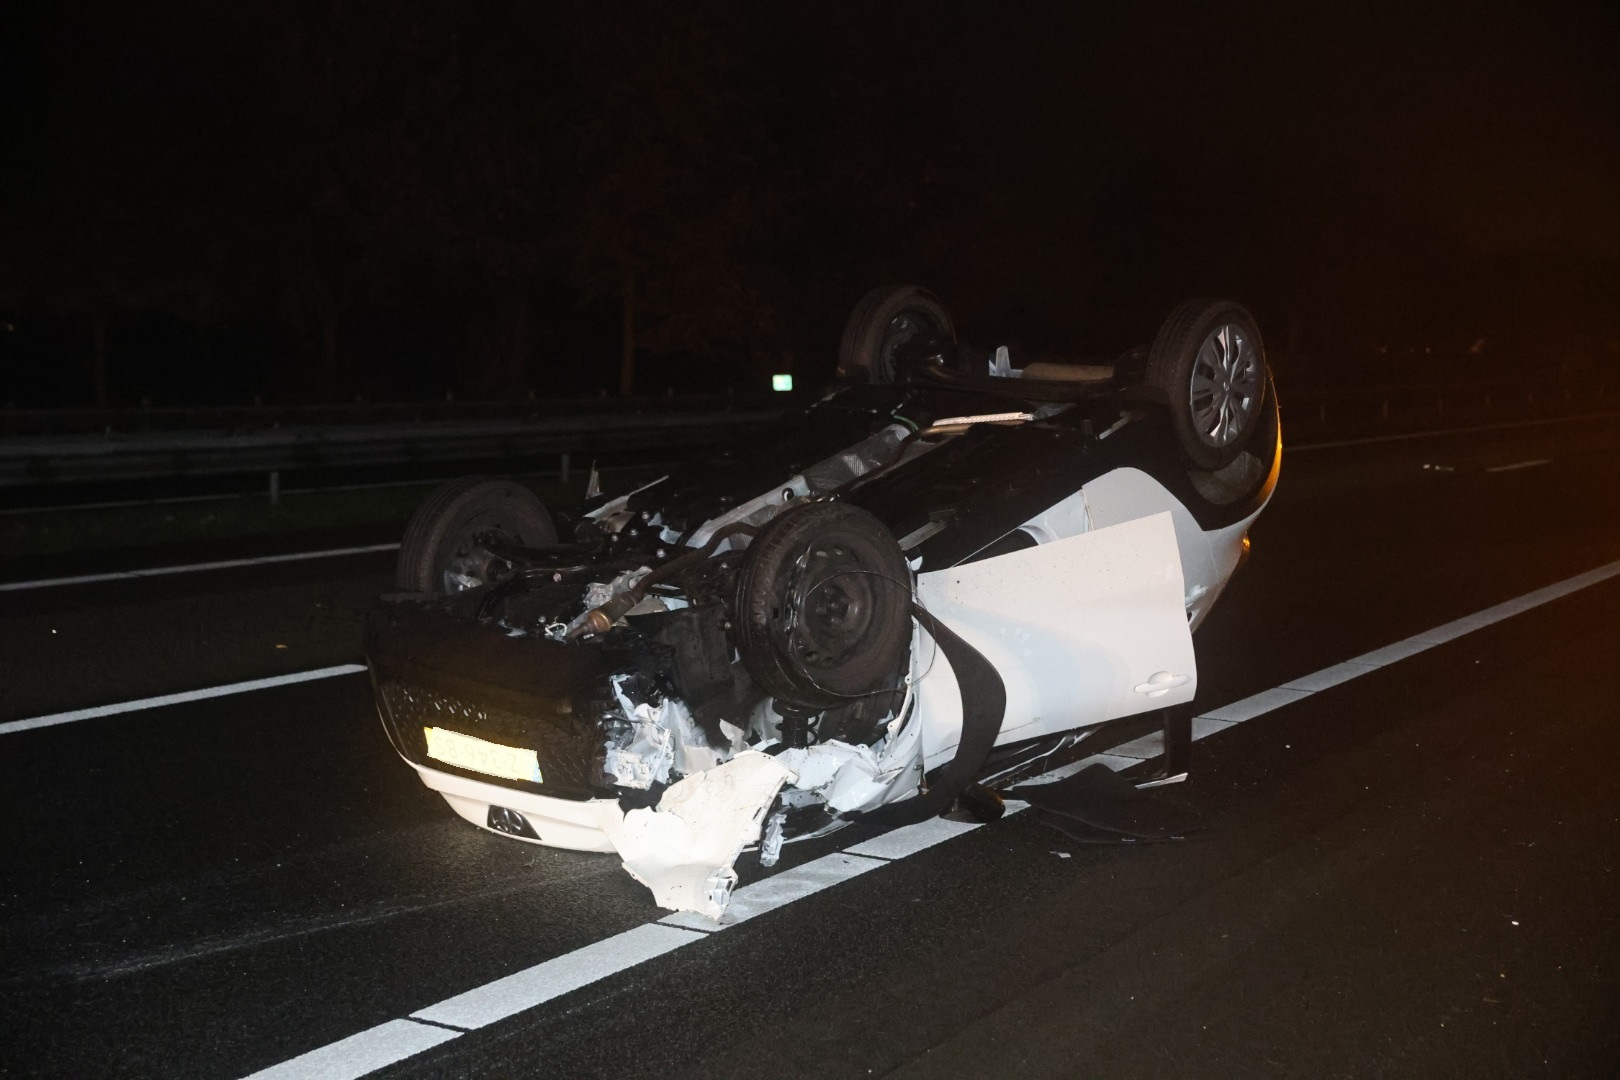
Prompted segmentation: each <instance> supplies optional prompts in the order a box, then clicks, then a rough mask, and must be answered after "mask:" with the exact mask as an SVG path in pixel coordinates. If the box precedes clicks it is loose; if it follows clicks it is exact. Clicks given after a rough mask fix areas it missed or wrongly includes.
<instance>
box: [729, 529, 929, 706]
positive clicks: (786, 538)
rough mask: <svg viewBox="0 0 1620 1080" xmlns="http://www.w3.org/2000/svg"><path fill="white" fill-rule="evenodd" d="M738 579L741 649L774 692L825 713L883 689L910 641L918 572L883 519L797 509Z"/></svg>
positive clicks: (752, 552) (749, 558)
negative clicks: (914, 573)
mask: <svg viewBox="0 0 1620 1080" xmlns="http://www.w3.org/2000/svg"><path fill="white" fill-rule="evenodd" d="M737 578H738V580H737V603H736V615H737V618H736V630H735V636H736V642H737V651H738V653H739V654H740V655H741V657H742V661H743V663H744V664H745V665H746V666H747V668H748V672H749V674H751V675H752V676H753V677H754V680H755V681H756V682H757V683H758V684H759V686H760V687H761V688H762V689H764V690H765V691H767V692H768V693H770V694H771V696H773V697H775V698H777V699H778V700H779V701H783V702H787V703H789V704H792V705H796V706H799V707H803V708H814V709H826V708H831V707H833V706H835V705H845V704H848V703H850V702H851V701H854V700H858V699H860V698H862V697H865V696H866V695H868V694H872V693H876V692H886V690H885V680H886V679H888V677H889V676H890V675H892V674H893V673H894V672H895V671H896V670H897V669H898V668H899V666H900V665H901V663H902V662H903V661H904V660H905V657H906V655H907V650H908V648H909V646H910V643H911V570H910V568H909V567H908V566H907V565H906V557H905V555H904V553H903V552H901V550H900V545H899V544H898V543H897V542H896V541H895V539H894V536H893V534H891V533H890V532H889V530H888V529H887V528H886V527H885V526H884V524H883V523H882V522H881V521H879V520H878V519H877V518H875V517H873V516H872V515H871V514H870V513H868V512H867V511H865V510H862V509H861V508H859V507H856V506H850V505H848V504H846V503H809V504H806V505H804V506H801V507H795V508H794V509H792V510H788V511H786V512H784V513H782V514H781V515H779V516H778V517H777V518H776V519H775V520H773V521H772V522H771V523H770V525H769V526H767V528H766V529H765V531H764V532H762V533H761V534H760V535H759V537H758V539H756V540H755V541H754V542H753V543H752V544H750V545H749V547H748V551H747V553H746V555H745V556H744V559H743V565H742V570H741V572H740V573H739V574H738V575H737Z"/></svg>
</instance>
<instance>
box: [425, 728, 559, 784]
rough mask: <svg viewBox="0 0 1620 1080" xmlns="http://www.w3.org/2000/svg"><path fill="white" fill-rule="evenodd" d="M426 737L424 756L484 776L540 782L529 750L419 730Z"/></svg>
mask: <svg viewBox="0 0 1620 1080" xmlns="http://www.w3.org/2000/svg"><path fill="white" fill-rule="evenodd" d="M422 731H423V732H424V733H425V734H426V735H427V752H428V757H430V758H434V759H436V760H438V761H442V762H444V763H445V764H447V765H455V766H458V767H460V768H463V769H471V770H472V771H473V772H479V773H483V774H484V775H485V776H499V777H503V778H504V779H507V780H527V781H529V782H530V783H532V784H538V783H540V757H539V755H537V754H536V753H535V752H534V751H533V750H524V749H521V748H519V747H516V746H502V745H501V744H500V743H492V742H486V741H485V740H483V739H475V738H473V737H472V736H471V735H463V734H461V732H459V731H446V730H445V729H444V728H436V727H430V728H423V729H422Z"/></svg>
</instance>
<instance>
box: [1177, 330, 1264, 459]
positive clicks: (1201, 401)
mask: <svg viewBox="0 0 1620 1080" xmlns="http://www.w3.org/2000/svg"><path fill="white" fill-rule="evenodd" d="M1188 389H1189V391H1190V393H1189V410H1190V411H1191V413H1192V423H1193V430H1194V431H1196V432H1197V433H1198V438H1199V440H1200V441H1201V442H1203V443H1204V444H1205V445H1206V446H1212V447H1217V448H1223V447H1227V446H1230V445H1232V443H1234V442H1236V441H1237V440H1238V439H1239V438H1241V437H1242V436H1243V434H1244V432H1246V431H1247V430H1248V428H1249V421H1250V420H1251V419H1253V417H1254V415H1255V411H1256V410H1257V409H1258V408H1259V407H1260V389H1261V380H1260V357H1259V355H1258V353H1256V351H1255V348H1254V341H1253V339H1252V338H1250V336H1249V333H1248V332H1247V331H1246V330H1244V329H1243V327H1241V326H1238V325H1237V324H1235V323H1223V324H1222V325H1220V326H1218V327H1216V328H1215V329H1214V330H1211V331H1210V332H1209V335H1208V336H1207V337H1205V338H1204V341H1203V344H1201V345H1199V346H1198V352H1197V354H1196V355H1195V356H1194V357H1193V365H1192V376H1191V379H1190V382H1189V385H1188Z"/></svg>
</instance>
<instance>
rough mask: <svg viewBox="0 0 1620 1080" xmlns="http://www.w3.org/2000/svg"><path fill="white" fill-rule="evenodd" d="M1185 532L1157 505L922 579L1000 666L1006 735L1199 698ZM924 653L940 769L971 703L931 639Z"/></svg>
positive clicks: (1032, 733)
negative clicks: (1181, 539)
mask: <svg viewBox="0 0 1620 1080" xmlns="http://www.w3.org/2000/svg"><path fill="white" fill-rule="evenodd" d="M1199 540H1200V542H1202V534H1200V536H1199ZM1177 541H1178V532H1177V529H1176V527H1175V524H1174V522H1173V520H1172V515H1171V514H1170V513H1168V512H1166V513H1155V514H1152V515H1150V516H1147V517H1142V518H1138V519H1134V520H1127V521H1122V522H1120V523H1118V524H1115V525H1109V526H1107V527H1098V528H1095V529H1094V530H1093V531H1090V532H1084V533H1080V534H1079V535H1075V536H1070V537H1067V538H1064V539H1061V540H1055V541H1053V542H1051V543H1047V544H1041V545H1039V546H1037V547H1033V548H1026V549H1024V550H1022V551H1015V552H1011V553H1009V554H1006V555H1001V556H998V557H997V558H994V559H986V560H983V561H981V562H975V563H967V564H964V565H960V566H954V567H951V568H949V569H945V570H939V571H936V572H934V573H929V574H923V575H921V576H919V577H918V579H917V596H918V599H919V600H920V601H921V603H922V605H923V606H924V607H925V608H927V610H928V611H929V612H930V613H931V614H933V615H934V616H935V617H936V618H938V619H940V620H942V621H943V622H944V623H945V624H946V625H948V626H949V627H950V628H951V629H952V630H954V631H955V632H956V633H958V634H960V635H961V637H962V638H963V639H964V640H965V641H966V642H967V643H968V644H970V645H972V646H973V647H974V648H975V649H977V650H978V651H979V652H981V653H983V654H984V656H985V657H986V658H988V659H989V660H990V662H991V663H992V664H993V665H994V666H995V668H996V670H997V671H998V672H999V673H1000V675H1001V678H1002V682H1003V684H1004V685H1005V687H1006V692H1007V709H1006V718H1005V720H1004V722H1003V725H1002V733H1001V736H1000V738H999V739H998V742H1011V741H1015V740H1022V739H1028V738H1034V737H1036V736H1040V735H1047V734H1052V733H1054V732H1061V731H1067V730H1072V729H1075V728H1079V727H1085V726H1088V725H1091V724H1097V723H1102V722H1103V721H1105V720H1111V719H1114V718H1116V717H1121V716H1130V715H1133V714H1135V713H1140V712H1145V711H1147V710H1149V709H1157V708H1163V707H1165V706H1168V705H1177V704H1180V703H1182V702H1185V701H1190V700H1192V697H1193V694H1194V692H1195V691H1196V690H1197V685H1198V679H1197V665H1196V662H1195V660H1194V657H1193V645H1192V634H1191V632H1190V630H1189V629H1188V626H1187V616H1186V611H1185V605H1184V579H1183V576H1182V557H1181V553H1180V551H1179V545H1178V543H1177ZM924 663H925V664H927V665H928V669H927V674H926V676H924V677H921V678H919V682H918V704H919V708H920V709H921V710H923V714H924V715H923V722H924V731H925V734H924V747H923V751H924V755H925V758H926V763H927V766H928V767H929V768H933V767H935V766H936V765H938V764H941V763H943V761H945V760H947V759H948V758H949V756H950V754H951V753H952V752H953V751H954V749H955V746H956V744H957V742H959V741H960V738H961V725H962V706H961V697H960V692H959V690H958V688H957V686H956V680H955V676H954V673H952V672H951V671H950V665H949V663H948V661H946V659H945V657H944V656H943V655H939V654H938V650H937V649H934V648H933V647H932V644H931V643H928V644H927V645H925V646H924V648H923V649H920V650H919V655H918V656H916V657H915V658H914V660H913V664H914V665H918V664H924ZM917 674H918V675H921V670H918V672H917Z"/></svg>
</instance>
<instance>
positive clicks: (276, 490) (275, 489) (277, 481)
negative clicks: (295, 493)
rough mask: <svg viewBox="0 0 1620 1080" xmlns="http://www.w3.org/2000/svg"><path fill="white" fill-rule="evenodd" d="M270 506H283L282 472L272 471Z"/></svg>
mask: <svg viewBox="0 0 1620 1080" xmlns="http://www.w3.org/2000/svg"><path fill="white" fill-rule="evenodd" d="M270 505H271V506H280V505H281V470H279V469H271V470H270Z"/></svg>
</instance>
